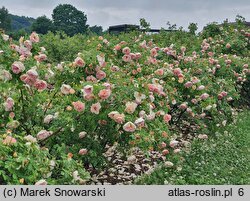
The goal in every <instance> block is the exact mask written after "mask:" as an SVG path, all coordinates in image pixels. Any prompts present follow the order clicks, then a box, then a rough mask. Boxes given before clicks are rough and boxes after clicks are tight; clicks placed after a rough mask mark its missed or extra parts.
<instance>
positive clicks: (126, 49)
mask: <svg viewBox="0 0 250 201" xmlns="http://www.w3.org/2000/svg"><path fill="white" fill-rule="evenodd" d="M130 52H131V50H130V48H129V47H124V48H123V49H122V53H123V54H126V55H129V54H130Z"/></svg>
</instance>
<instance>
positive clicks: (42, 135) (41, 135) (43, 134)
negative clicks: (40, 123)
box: [36, 130, 52, 140]
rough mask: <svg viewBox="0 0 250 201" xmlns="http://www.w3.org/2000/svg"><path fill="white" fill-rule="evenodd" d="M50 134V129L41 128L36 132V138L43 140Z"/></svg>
mask: <svg viewBox="0 0 250 201" xmlns="http://www.w3.org/2000/svg"><path fill="white" fill-rule="evenodd" d="M51 135H52V132H51V131H46V130H41V131H40V132H39V133H38V134H37V136H36V137H37V139H38V140H44V139H46V138H48V137H49V136H51Z"/></svg>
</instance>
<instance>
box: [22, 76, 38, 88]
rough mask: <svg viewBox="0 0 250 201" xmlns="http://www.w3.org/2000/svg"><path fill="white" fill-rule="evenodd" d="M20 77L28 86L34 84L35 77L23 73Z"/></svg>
mask: <svg viewBox="0 0 250 201" xmlns="http://www.w3.org/2000/svg"><path fill="white" fill-rule="evenodd" d="M20 79H21V80H22V81H23V82H24V83H25V84H28V85H29V86H33V85H34V84H35V81H36V80H35V79H33V78H32V77H30V76H28V75H27V74H23V75H21V76H20Z"/></svg>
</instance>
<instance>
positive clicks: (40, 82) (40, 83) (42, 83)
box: [34, 80, 47, 91]
mask: <svg viewBox="0 0 250 201" xmlns="http://www.w3.org/2000/svg"><path fill="white" fill-rule="evenodd" d="M34 86H35V88H36V89H37V90H38V91H43V90H45V89H46V88H47V82H46V81H44V80H36V82H35V85H34Z"/></svg>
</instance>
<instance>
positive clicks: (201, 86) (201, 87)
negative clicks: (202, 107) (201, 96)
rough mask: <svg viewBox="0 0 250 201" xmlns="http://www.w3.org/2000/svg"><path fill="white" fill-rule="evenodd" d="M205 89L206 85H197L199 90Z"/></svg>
mask: <svg viewBox="0 0 250 201" xmlns="http://www.w3.org/2000/svg"><path fill="white" fill-rule="evenodd" d="M203 89H205V87H204V86H203V85H200V86H199V87H197V90H198V91H201V90H203Z"/></svg>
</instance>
